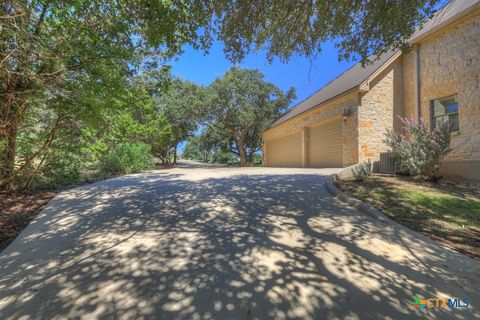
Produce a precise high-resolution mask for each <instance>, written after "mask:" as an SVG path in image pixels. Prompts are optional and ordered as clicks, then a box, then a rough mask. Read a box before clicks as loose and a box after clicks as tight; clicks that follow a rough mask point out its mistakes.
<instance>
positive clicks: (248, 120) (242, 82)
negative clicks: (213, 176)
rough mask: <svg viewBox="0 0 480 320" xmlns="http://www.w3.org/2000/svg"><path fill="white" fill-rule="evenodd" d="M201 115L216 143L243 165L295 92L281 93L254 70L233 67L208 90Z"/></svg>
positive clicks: (249, 159)
mask: <svg viewBox="0 0 480 320" xmlns="http://www.w3.org/2000/svg"><path fill="white" fill-rule="evenodd" d="M208 89H209V92H208V94H209V96H208V100H207V102H206V104H205V108H204V114H205V115H206V118H207V121H208V122H209V124H210V126H211V127H212V129H213V130H214V131H215V133H216V135H217V136H218V137H219V140H220V141H228V144H229V146H230V150H231V151H232V152H234V153H236V154H237V155H238V156H239V157H240V164H241V165H247V164H249V163H250V162H251V160H253V155H254V154H255V152H257V151H259V150H260V149H261V133H262V131H263V130H264V129H266V128H267V126H268V125H269V124H270V123H271V122H272V121H273V120H275V119H277V118H278V117H279V116H280V115H281V114H282V113H283V112H285V111H286V108H287V106H288V105H289V103H290V101H291V100H292V99H294V98H295V90H294V89H293V88H290V89H289V90H288V91H287V92H286V93H283V92H282V91H281V90H280V89H279V88H277V87H276V86H275V85H273V84H272V83H269V82H267V81H265V79H264V75H263V74H262V73H261V72H259V71H258V70H251V69H240V68H237V67H233V68H232V69H230V70H229V71H228V72H227V73H226V74H225V75H224V76H223V77H222V78H219V79H216V80H215V81H214V82H213V83H212V84H211V85H210V87H209V88H208Z"/></svg>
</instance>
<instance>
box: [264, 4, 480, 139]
mask: <svg viewBox="0 0 480 320" xmlns="http://www.w3.org/2000/svg"><path fill="white" fill-rule="evenodd" d="M477 8H480V0H455V1H452V2H450V3H448V4H447V5H445V6H444V7H443V8H442V9H441V10H439V11H438V12H436V13H435V14H434V16H433V17H432V18H431V19H429V20H428V21H426V22H425V23H424V24H423V25H422V27H421V28H418V30H417V31H416V32H415V33H414V34H413V36H412V37H411V38H410V41H409V42H410V43H411V44H413V43H416V42H418V41H421V40H422V39H424V38H425V37H427V36H429V35H430V34H432V33H433V32H436V31H438V30H439V29H441V28H443V27H445V26H446V25H448V24H450V23H451V22H453V21H455V20H458V19H460V18H461V17H462V16H464V15H466V14H468V13H469V12H472V11H473V10H475V9H477ZM398 51H399V50H393V51H389V52H388V53H385V54H383V55H381V56H380V58H379V59H377V60H375V59H374V58H375V57H374V56H372V57H370V58H369V59H370V60H374V61H373V63H371V64H368V65H366V66H365V67H362V65H361V63H357V64H356V65H354V66H353V67H351V68H350V69H348V70H347V71H345V72H344V73H342V74H341V75H340V76H339V77H337V78H336V79H335V80H333V81H331V82H329V83H328V84H327V85H326V86H324V87H322V88H321V89H320V90H318V91H317V92H315V93H314V94H312V95H311V96H310V97H308V98H307V99H305V100H303V101H302V102H300V103H299V104H297V105H296V106H294V107H293V108H291V109H290V110H288V111H287V112H286V113H285V114H283V115H282V116H281V117H280V118H278V119H277V120H275V121H274V122H272V123H271V124H270V125H269V126H268V128H267V130H268V129H269V128H272V127H274V126H276V125H278V124H280V123H282V122H285V121H287V120H289V119H291V118H293V117H295V116H297V115H299V114H301V113H303V112H306V111H308V110H310V109H312V108H314V107H316V106H318V105H319V104H322V103H324V102H326V101H328V100H330V99H332V98H335V97H337V96H339V95H341V94H342V93H345V92H347V91H349V90H352V89H354V88H356V87H358V86H360V85H361V84H362V83H363V82H364V81H366V80H368V78H369V77H370V76H372V75H373V74H374V73H375V71H377V70H378V69H380V68H381V67H382V66H383V65H384V64H385V63H387V62H388V61H389V60H390V58H392V57H393V56H394V55H395V54H396V53H397V52H398Z"/></svg>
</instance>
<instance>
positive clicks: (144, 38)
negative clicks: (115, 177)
mask: <svg viewBox="0 0 480 320" xmlns="http://www.w3.org/2000/svg"><path fill="white" fill-rule="evenodd" d="M438 2H439V1H437V0H435V1H427V0H417V1H411V2H409V3H403V2H395V1H393V2H392V1H390V2H386V3H379V2H378V1H373V0H371V1H362V2H352V1H347V2H346V3H343V4H342V3H336V5H335V6H331V5H329V3H328V2H325V1H317V2H311V3H306V4H305V5H301V6H299V5H298V4H297V3H293V2H292V3H288V2H278V1H266V2H258V3H255V5H254V6H252V5H251V3H247V2H238V1H236V2H232V1H226V0H220V1H209V2H208V1H199V0H193V1H191V2H183V1H173V2H172V1H149V0H138V1H128V2H122V1H112V0H98V1H88V0H76V1H39V0H32V1H20V0H9V1H3V2H2V3H1V4H0V30H1V32H0V60H1V63H0V189H2V190H11V189H12V187H13V185H14V183H15V180H14V179H13V177H16V179H17V181H16V185H17V187H19V188H24V187H32V186H34V185H40V184H41V182H38V181H45V182H47V181H50V183H53V184H56V183H55V182H52V181H53V180H55V179H57V178H53V177H59V178H58V180H62V181H63V180H65V181H66V180H68V179H65V178H62V177H65V176H72V177H74V176H75V174H73V173H72V174H70V172H73V171H72V170H70V169H68V168H69V167H70V164H71V163H74V162H75V163H76V164H75V166H76V168H77V170H80V171H81V170H85V169H94V168H96V167H98V165H99V163H100V160H101V159H102V157H103V156H104V154H105V152H106V150H107V149H108V148H113V147H115V146H116V145H117V144H119V143H127V142H134V143H137V142H144V143H147V144H149V145H150V146H151V148H152V152H154V153H155V154H156V155H157V156H159V157H160V158H161V159H162V161H164V162H166V161H167V159H168V158H167V155H168V152H169V150H170V149H172V148H173V150H174V153H175V152H176V147H177V145H178V143H179V142H181V141H182V140H185V139H186V138H187V137H188V136H190V135H192V134H193V133H194V132H195V130H196V129H197V124H198V120H199V116H201V115H202V113H201V112H199V111H201V110H200V108H198V106H199V105H207V106H208V108H207V110H203V111H204V112H205V111H206V113H208V114H209V115H210V116H209V117H208V118H209V121H210V124H211V125H212V126H213V127H216V131H217V134H216V135H217V138H218V140H217V142H218V143H216V147H215V148H221V150H222V152H225V148H226V146H227V147H228V148H229V150H230V151H231V152H234V153H236V154H238V155H239V156H240V158H241V162H242V164H247V163H248V162H250V161H252V159H253V157H254V154H255V152H257V151H258V150H259V148H260V132H261V130H262V129H264V128H265V126H266V125H267V124H268V122H269V121H271V120H273V119H275V118H276V117H277V116H278V115H279V114H280V113H281V112H283V111H284V110H285V108H286V106H287V105H288V104H289V102H290V100H291V99H292V98H293V96H294V93H293V91H289V92H287V93H286V94H284V93H282V92H281V91H280V90H279V89H278V88H276V87H274V86H273V85H272V84H269V83H267V82H265V81H264V80H263V75H262V74H260V73H259V72H258V71H255V70H241V69H238V68H233V69H232V70H230V71H229V72H228V73H227V74H226V75H225V76H224V77H223V78H221V79H217V80H216V81H215V83H214V84H212V86H211V87H210V88H209V90H208V91H209V92H208V94H206V93H205V90H204V89H203V88H201V87H198V86H196V85H194V84H192V83H189V82H184V81H180V80H178V79H175V80H174V81H172V83H171V87H172V89H171V90H169V91H165V90H163V89H164V88H165V87H166V83H167V82H168V80H169V68H168V67H166V66H165V65H164V64H165V63H166V62H167V61H170V59H171V58H172V57H174V56H176V55H177V54H178V53H180V52H181V51H182V47H183V46H184V45H185V44H190V45H192V46H193V47H194V48H196V49H208V48H209V46H210V45H211V44H212V40H213V37H214V36H218V37H219V38H220V40H223V41H224V42H225V45H226V53H227V55H228V56H229V57H230V58H231V59H232V60H239V59H241V58H243V57H244V56H245V54H246V53H248V52H249V51H250V50H252V49H261V50H264V49H266V51H267V56H268V57H269V58H270V59H273V57H274V56H278V57H280V58H281V59H283V60H286V59H288V58H289V57H291V56H292V55H294V54H296V53H298V54H300V55H310V56H313V55H315V54H317V53H318V52H320V49H321V44H322V43H323V42H324V41H325V40H327V39H329V38H330V39H334V41H335V42H336V45H337V47H338V48H339V49H340V57H341V58H349V57H350V56H352V55H356V54H358V55H359V56H360V58H361V59H363V60H364V61H365V60H366V57H367V56H368V55H369V54H370V53H372V52H376V53H381V52H384V51H385V50H387V49H388V48H391V47H392V46H393V47H401V46H404V45H405V39H406V37H408V36H409V35H410V34H411V33H412V31H413V29H414V27H415V26H416V25H417V24H418V22H419V21H421V20H423V18H425V17H426V16H428V15H429V14H430V13H431V9H432V8H433V7H434V6H435V5H436V4H437V3H438ZM252 9H254V10H252ZM399 12H400V13H401V14H398V13H399ZM372 23H373V25H372ZM299 25H300V26H301V25H303V26H305V27H302V28H299V27H298V26H299ZM239 26H241V28H240V27H239ZM352 30H353V31H352ZM139 75H141V76H139ZM153 97H157V98H158V101H154V99H153ZM205 100H208V102H207V103H205V102H204V101H205ZM161 115H163V116H165V118H163V119H161V118H160V116H161ZM203 116H205V113H203ZM220 136H221V137H220ZM17 138H18V140H19V142H18V143H17V141H16V140H17ZM219 145H222V146H221V147H220V146H219ZM65 150H73V151H72V153H73V155H71V154H70V153H69V152H70V151H68V152H67V151H65ZM211 152H213V151H211ZM17 153H18V154H17ZM57 153H58V154H59V155H61V156H62V157H65V159H63V158H62V159H60V160H58V159H55V158H54V157H53V156H52V155H54V154H57ZM174 157H175V156H174ZM72 159H76V160H75V161H73V160H72ZM63 160H65V161H66V162H63ZM72 161H73V162H72ZM61 166H65V170H63V169H62V168H61ZM54 168H57V169H54ZM54 171H58V172H59V174H58V175H55V174H53V172H54ZM65 172H67V173H65ZM52 179H53V180H52ZM37 182H38V183H37ZM62 183H63V182H61V181H60V184H62Z"/></svg>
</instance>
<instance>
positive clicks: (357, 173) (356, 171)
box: [352, 160, 372, 181]
mask: <svg viewBox="0 0 480 320" xmlns="http://www.w3.org/2000/svg"><path fill="white" fill-rule="evenodd" d="M352 174H353V177H354V178H355V181H363V180H365V179H366V178H367V177H369V176H370V175H371V174H372V163H371V162H370V160H369V161H368V162H362V163H359V164H358V165H357V166H356V167H355V168H353V169H352Z"/></svg>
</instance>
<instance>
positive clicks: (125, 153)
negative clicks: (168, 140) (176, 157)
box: [102, 142, 155, 174]
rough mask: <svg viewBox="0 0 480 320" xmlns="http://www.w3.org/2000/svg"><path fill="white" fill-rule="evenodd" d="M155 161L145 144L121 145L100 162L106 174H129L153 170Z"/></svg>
mask: <svg viewBox="0 0 480 320" xmlns="http://www.w3.org/2000/svg"><path fill="white" fill-rule="evenodd" d="M154 164H155V159H154V158H153V156H152V154H151V153H150V146H149V145H147V144H145V143H128V142H127V143H121V144H118V145H117V146H116V147H115V148H114V149H112V150H110V151H109V152H108V153H107V154H106V155H105V157H104V158H103V161H102V171H103V172H105V173H107V174H129V173H135V172H141V171H144V170H149V169H153V167H154Z"/></svg>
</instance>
